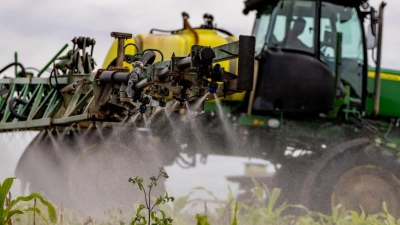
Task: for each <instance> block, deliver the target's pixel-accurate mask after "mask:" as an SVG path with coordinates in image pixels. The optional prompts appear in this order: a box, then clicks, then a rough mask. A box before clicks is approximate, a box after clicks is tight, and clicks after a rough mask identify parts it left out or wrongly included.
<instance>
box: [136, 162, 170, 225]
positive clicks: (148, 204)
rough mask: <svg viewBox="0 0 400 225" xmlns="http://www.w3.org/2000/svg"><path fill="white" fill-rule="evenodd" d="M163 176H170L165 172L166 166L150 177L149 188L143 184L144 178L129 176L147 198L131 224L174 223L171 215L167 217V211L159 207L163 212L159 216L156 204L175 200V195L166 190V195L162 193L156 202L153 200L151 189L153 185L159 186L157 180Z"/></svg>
mask: <svg viewBox="0 0 400 225" xmlns="http://www.w3.org/2000/svg"><path fill="white" fill-rule="evenodd" d="M161 178H165V179H167V178H168V174H167V172H165V170H164V168H162V167H161V168H160V170H159V172H158V175H157V176H156V177H155V176H153V177H150V184H149V185H148V186H147V188H148V190H146V188H145V187H144V186H143V178H139V177H136V178H134V179H132V178H129V182H131V183H132V184H133V185H135V184H137V186H138V188H139V190H140V191H143V193H144V199H145V205H143V204H141V205H139V208H138V209H137V210H136V215H135V217H134V218H133V221H132V222H131V225H135V224H137V225H146V224H147V225H150V223H151V221H153V223H151V224H152V225H158V224H160V225H170V224H171V223H172V219H171V217H167V216H166V214H165V212H164V211H163V210H161V209H158V212H159V213H160V214H161V217H159V216H158V214H157V211H155V210H154V208H155V207H156V206H159V205H161V204H166V203H168V202H173V201H174V197H171V196H168V192H165V196H162V195H160V196H159V197H157V199H156V200H155V202H154V203H152V201H151V197H152V196H151V191H152V189H153V187H156V186H157V182H158V181H159V180H160V179H161ZM144 209H147V219H146V216H143V214H142V211H143V210H144Z"/></svg>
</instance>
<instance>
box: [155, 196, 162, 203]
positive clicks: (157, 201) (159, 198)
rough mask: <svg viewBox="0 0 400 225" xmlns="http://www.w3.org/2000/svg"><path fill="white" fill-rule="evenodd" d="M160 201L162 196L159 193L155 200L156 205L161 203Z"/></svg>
mask: <svg viewBox="0 0 400 225" xmlns="http://www.w3.org/2000/svg"><path fill="white" fill-rule="evenodd" d="M162 201H163V197H162V196H161V195H160V196H159V197H158V198H157V200H156V205H159V204H161V202H162Z"/></svg>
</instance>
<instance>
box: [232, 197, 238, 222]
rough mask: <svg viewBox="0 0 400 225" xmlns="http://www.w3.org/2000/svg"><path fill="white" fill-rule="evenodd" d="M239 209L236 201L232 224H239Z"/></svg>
mask: <svg viewBox="0 0 400 225" xmlns="http://www.w3.org/2000/svg"><path fill="white" fill-rule="evenodd" d="M237 211H238V203H237V202H236V204H235V209H234V211H233V220H232V225H238V224H237V217H236V213H237Z"/></svg>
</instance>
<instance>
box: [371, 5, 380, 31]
mask: <svg viewBox="0 0 400 225" xmlns="http://www.w3.org/2000/svg"><path fill="white" fill-rule="evenodd" d="M377 22H378V18H377V17H376V11H375V9H374V7H371V29H372V30H371V31H372V35H374V36H376V24H377Z"/></svg>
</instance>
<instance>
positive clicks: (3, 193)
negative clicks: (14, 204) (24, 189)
mask: <svg viewBox="0 0 400 225" xmlns="http://www.w3.org/2000/svg"><path fill="white" fill-rule="evenodd" d="M15 178H16V177H9V178H6V179H5V180H4V181H3V184H2V185H1V186H0V216H2V215H3V212H4V207H5V206H4V202H5V201H6V197H7V194H8V192H9V191H10V189H11V186H12V184H13V182H14V179H15Z"/></svg>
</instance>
